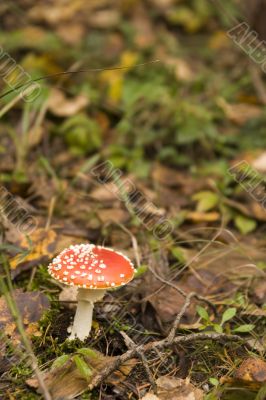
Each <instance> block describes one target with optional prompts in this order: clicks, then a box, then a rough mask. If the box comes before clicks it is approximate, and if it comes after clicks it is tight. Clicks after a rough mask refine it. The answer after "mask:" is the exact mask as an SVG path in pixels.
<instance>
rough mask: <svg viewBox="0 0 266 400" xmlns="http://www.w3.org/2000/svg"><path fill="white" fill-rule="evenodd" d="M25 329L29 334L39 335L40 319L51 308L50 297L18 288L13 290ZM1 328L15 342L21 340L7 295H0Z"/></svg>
mask: <svg viewBox="0 0 266 400" xmlns="http://www.w3.org/2000/svg"><path fill="white" fill-rule="evenodd" d="M13 296H14V300H15V302H16V304H17V307H18V310H19V313H20V315H21V318H22V322H23V324H24V327H25V330H26V332H27V334H28V335H30V336H32V335H34V336H38V335H39V332H38V325H37V323H38V321H39V320H40V318H41V317H42V315H43V313H44V312H45V311H46V310H48V308H49V300H48V298H47V297H46V296H45V295H44V294H43V293H41V292H38V291H36V292H26V293H23V292H22V290H21V289H16V290H14V292H13ZM0 329H1V330H3V332H4V333H5V334H6V335H7V336H10V337H11V339H12V341H14V342H15V343H17V342H20V336H19V333H18V331H17V328H16V324H15V321H14V319H13V316H12V314H11V313H10V311H9V308H8V306H7V303H6V300H5V297H4V296H2V297H0Z"/></svg>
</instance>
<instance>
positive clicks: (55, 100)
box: [48, 88, 89, 117]
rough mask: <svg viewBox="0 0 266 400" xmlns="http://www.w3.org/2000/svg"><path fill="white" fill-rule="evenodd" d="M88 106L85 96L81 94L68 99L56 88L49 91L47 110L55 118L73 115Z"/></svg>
mask: <svg viewBox="0 0 266 400" xmlns="http://www.w3.org/2000/svg"><path fill="white" fill-rule="evenodd" d="M88 104H89V99H88V98H87V96H84V95H82V94H80V95H78V96H76V97H73V98H71V99H68V98H67V97H66V96H65V94H64V93H63V92H62V91H61V90H59V89H56V88H53V89H52V90H51V94H50V97H49V100H48V109H49V110H50V111H51V112H52V113H53V114H54V115H56V116H57V117H70V116H71V115H75V114H76V113H78V112H79V111H81V110H82V109H83V108H85V107H86V106H87V105H88Z"/></svg>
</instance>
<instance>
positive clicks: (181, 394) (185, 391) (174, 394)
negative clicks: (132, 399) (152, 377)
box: [141, 376, 204, 400]
mask: <svg viewBox="0 0 266 400" xmlns="http://www.w3.org/2000/svg"><path fill="white" fill-rule="evenodd" d="M156 384H157V389H158V390H157V396H155V395H154V394H151V393H148V394H147V395H146V396H144V397H143V398H142V399H141V400H170V399H171V400H203V397H204V393H203V391H202V390H200V389H198V388H196V387H195V386H194V385H192V384H191V383H190V382H189V380H188V379H180V378H174V377H172V376H161V377H160V378H158V379H157V381H156Z"/></svg>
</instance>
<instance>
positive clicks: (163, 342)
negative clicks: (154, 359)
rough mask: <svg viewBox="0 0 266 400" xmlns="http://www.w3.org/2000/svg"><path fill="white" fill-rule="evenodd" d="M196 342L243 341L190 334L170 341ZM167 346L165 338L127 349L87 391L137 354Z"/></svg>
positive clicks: (218, 336) (232, 336)
mask: <svg viewBox="0 0 266 400" xmlns="http://www.w3.org/2000/svg"><path fill="white" fill-rule="evenodd" d="M196 340H216V341H222V342H223V341H231V342H241V341H243V339H242V338H241V337H239V336H237V335H227V334H225V333H202V332H200V333H192V334H190V335H183V336H176V337H175V338H174V340H173V341H172V345H174V344H181V343H182V344H186V343H191V342H194V341H196ZM167 346H169V342H168V341H167V338H165V339H163V340H159V341H153V342H149V343H147V344H141V345H139V346H137V347H134V348H133V349H129V350H128V351H127V352H126V353H124V354H122V355H121V356H119V357H117V358H116V359H115V360H114V361H113V362H112V363H110V364H108V365H107V366H106V367H105V368H103V369H102V370H101V371H100V372H99V373H98V374H97V375H96V376H95V377H94V378H93V379H92V381H91V383H90V385H89V389H90V390H92V389H93V388H95V387H97V386H98V385H99V384H100V383H101V382H103V381H104V380H105V379H106V378H107V377H108V376H109V375H110V374H112V373H113V372H114V371H115V370H117V369H118V368H119V367H120V365H121V364H123V363H125V362H126V361H128V360H129V359H131V358H133V357H136V356H137V355H138V353H139V352H142V353H145V352H146V351H149V350H153V349H154V348H156V349H164V348H165V347H167Z"/></svg>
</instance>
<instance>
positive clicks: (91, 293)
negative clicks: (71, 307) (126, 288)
mask: <svg viewBox="0 0 266 400" xmlns="http://www.w3.org/2000/svg"><path fill="white" fill-rule="evenodd" d="M104 293H105V290H103V289H98V290H97V289H94V290H91V289H83V288H80V289H79V291H78V296H77V300H78V305H77V311H76V314H75V318H74V323H73V327H72V329H71V335H70V336H69V339H70V340H73V339H76V338H78V339H80V340H84V339H86V337H88V336H89V334H90V331H91V324H92V314H93V306H94V302H95V301H98V300H101V299H102V298H103V296H104Z"/></svg>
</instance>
